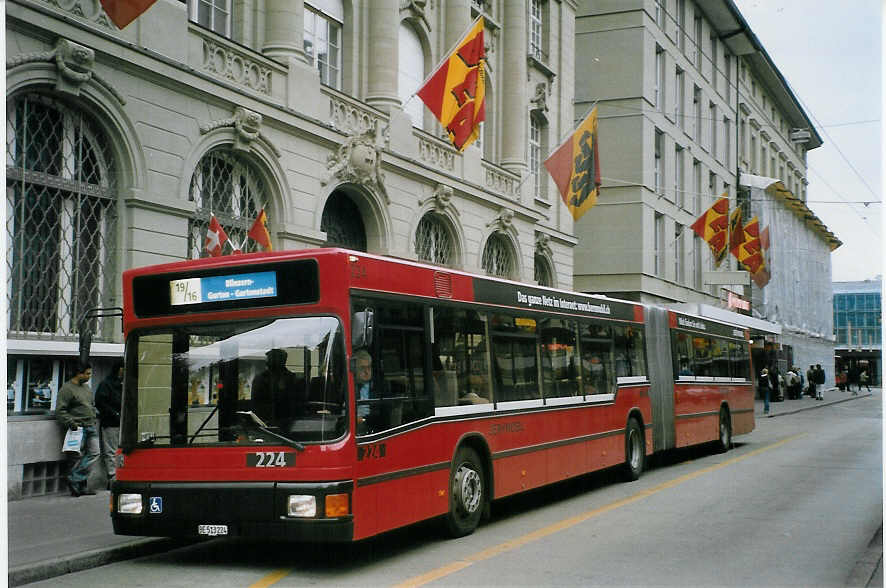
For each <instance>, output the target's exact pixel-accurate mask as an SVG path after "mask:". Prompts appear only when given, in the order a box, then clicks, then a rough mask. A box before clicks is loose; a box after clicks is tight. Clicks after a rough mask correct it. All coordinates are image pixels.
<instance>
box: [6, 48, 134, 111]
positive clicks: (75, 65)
mask: <svg viewBox="0 0 886 588" xmlns="http://www.w3.org/2000/svg"><path fill="white" fill-rule="evenodd" d="M39 62H54V63H55V67H56V70H57V71H58V79H57V80H56V82H55V89H56V90H58V91H60V92H65V93H67V94H73V95H75V96H77V95H79V94H80V88H82V87H83V84H86V83H88V82H90V81H94V82H95V83H97V84H99V85H100V86H102V87H103V88H104V89H105V90H107V91H108V92H109V93H110V94H111V95H112V96H113V97H114V98H115V99H116V100H117V101H118V102H119V103H120V104H126V99H125V98H123V96H121V95H120V93H119V92H118V91H117V90H116V89H115V88H114V87H113V86H111V84H109V83H108V82H107V81H105V80H104V79H102V78H101V77H100V76H99V75H98V74H97V73H95V71H93V68H94V66H95V51H93V50H92V49H90V48H89V47H84V46H83V45H79V44H77V43H74V42H73V41H69V40H67V39H59V40H58V41H56V43H55V48H53V49H52V50H50V51H37V52H35V53H24V54H22V55H17V56H15V57H12V58H10V59H7V60H6V69H7V70H10V69H13V68H15V67H18V66H20V65H24V64H26V63H39Z"/></svg>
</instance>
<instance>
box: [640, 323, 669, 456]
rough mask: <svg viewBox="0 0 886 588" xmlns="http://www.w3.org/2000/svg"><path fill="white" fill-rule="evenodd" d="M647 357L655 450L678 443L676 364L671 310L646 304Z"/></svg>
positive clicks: (667, 447)
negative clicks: (675, 426)
mask: <svg viewBox="0 0 886 588" xmlns="http://www.w3.org/2000/svg"><path fill="white" fill-rule="evenodd" d="M644 310H645V314H646V358H647V361H648V362H649V400H650V402H651V403H652V425H653V426H652V439H653V449H654V451H656V452H657V451H661V450H663V449H670V448H672V447H674V446H675V445H676V441H677V435H676V431H675V428H674V371H673V370H674V368H673V363H672V361H671V336H670V326H669V321H668V311H667V309H664V308H656V307H646V308H645V309H644Z"/></svg>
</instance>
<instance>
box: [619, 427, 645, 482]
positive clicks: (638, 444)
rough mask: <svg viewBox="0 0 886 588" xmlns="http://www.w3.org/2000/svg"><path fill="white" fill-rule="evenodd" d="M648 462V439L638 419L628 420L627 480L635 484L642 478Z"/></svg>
mask: <svg viewBox="0 0 886 588" xmlns="http://www.w3.org/2000/svg"><path fill="white" fill-rule="evenodd" d="M645 461H646V437H645V436H644V435H643V429H642V428H640V423H639V422H638V421H637V419H636V418H634V417H631V418H630V419H628V426H627V429H626V430H625V463H624V474H625V479H626V480H627V481H629V482H633V481H634V480H637V479H639V478H640V474H641V473H643V465H644V463H645Z"/></svg>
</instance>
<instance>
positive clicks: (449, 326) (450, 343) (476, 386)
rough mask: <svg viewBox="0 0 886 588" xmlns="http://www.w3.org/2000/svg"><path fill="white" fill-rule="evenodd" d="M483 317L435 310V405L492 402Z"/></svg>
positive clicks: (464, 311)
mask: <svg viewBox="0 0 886 588" xmlns="http://www.w3.org/2000/svg"><path fill="white" fill-rule="evenodd" d="M484 318H485V317H481V316H480V315H479V314H477V312H476V311H473V310H456V309H452V308H445V307H441V308H434V309H433V320H434V341H433V343H432V345H431V350H432V357H431V369H432V372H433V386H434V406H437V407H443V406H457V405H465V404H487V403H489V402H490V398H491V396H490V392H489V353H488V351H487V349H486V323H485V321H484V320H483V319H484Z"/></svg>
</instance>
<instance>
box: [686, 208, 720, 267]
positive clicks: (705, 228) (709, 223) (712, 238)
mask: <svg viewBox="0 0 886 588" xmlns="http://www.w3.org/2000/svg"><path fill="white" fill-rule="evenodd" d="M728 214H729V197H728V196H726V193H725V192H724V193H723V196H721V197H720V198H718V199H717V201H716V202H714V205H713V206H711V207H710V208H709V209H707V210H706V211H704V212H703V213H702V214H701V216H700V217H698V219H697V220H696V221H695V222H694V223H692V230H693V231H695V233H696V234H697V235H698V236H699V237H701V238H702V239H704V240H705V241H706V242H707V244H708V246H709V247H710V248H711V254H712V255H713V256H714V265H715V266H717V267H720V263H722V262H723V259H724V258H725V257H726V245H727V243H726V240H727V233H728V228H729V219H728V218H727V215H728Z"/></svg>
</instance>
